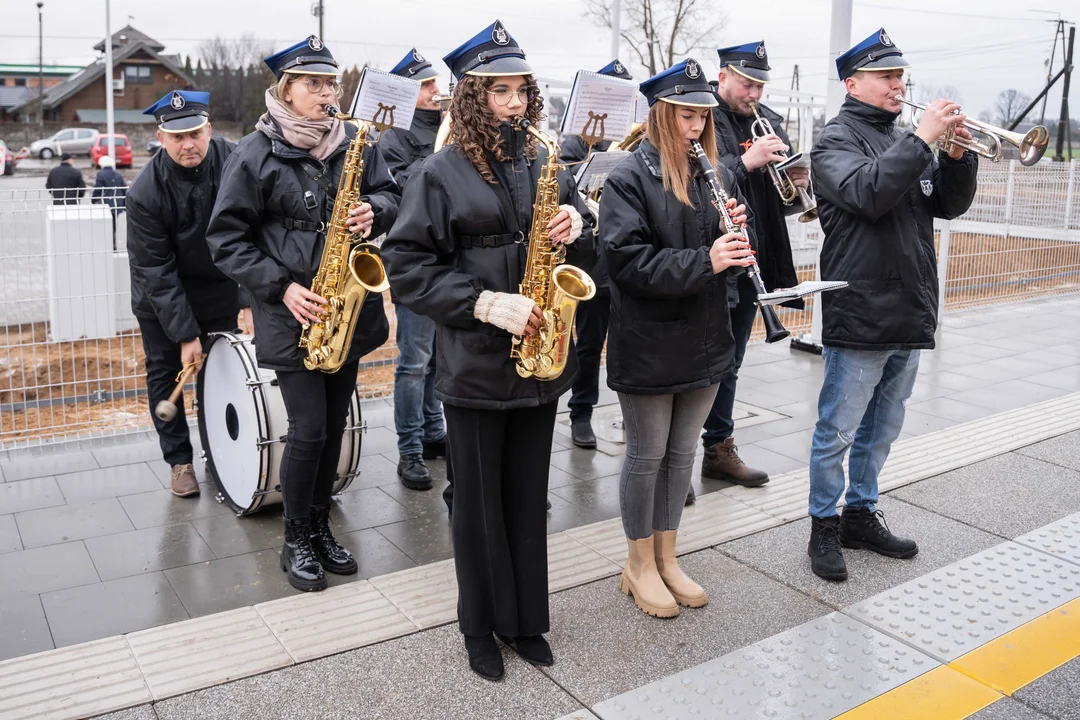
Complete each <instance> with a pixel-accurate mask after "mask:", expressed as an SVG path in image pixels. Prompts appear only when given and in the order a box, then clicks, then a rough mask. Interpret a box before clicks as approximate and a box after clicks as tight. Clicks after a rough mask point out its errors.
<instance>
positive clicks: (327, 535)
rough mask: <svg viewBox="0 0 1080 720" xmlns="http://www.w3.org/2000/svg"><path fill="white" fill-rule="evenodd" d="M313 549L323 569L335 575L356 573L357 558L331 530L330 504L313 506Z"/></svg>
mask: <svg viewBox="0 0 1080 720" xmlns="http://www.w3.org/2000/svg"><path fill="white" fill-rule="evenodd" d="M311 549H312V550H313V551H314V552H315V557H317V558H318V559H319V563H320V564H321V565H322V566H323V570H325V571H326V572H329V573H334V574H335V575H354V574H355V573H356V569H357V568H356V559H355V558H354V557H353V556H352V553H351V552H349V551H348V550H346V549H345V548H343V547H342V546H341V544H340V543H338V541H337V539H336V538H335V537H334V534H333V533H332V532H330V506H329V505H312V506H311Z"/></svg>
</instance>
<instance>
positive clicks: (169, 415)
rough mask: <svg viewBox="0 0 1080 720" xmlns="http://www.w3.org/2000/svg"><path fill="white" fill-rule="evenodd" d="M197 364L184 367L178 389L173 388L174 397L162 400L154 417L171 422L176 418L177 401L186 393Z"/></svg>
mask: <svg viewBox="0 0 1080 720" xmlns="http://www.w3.org/2000/svg"><path fill="white" fill-rule="evenodd" d="M196 365H197V363H188V364H187V365H185V366H184V369H183V370H181V371H180V374H178V375H177V376H176V387H175V388H173V391H172V395H170V396H169V399H168V400H162V401H161V402H159V403H158V404H157V407H156V408H154V415H156V416H157V418H158V419H159V420H164V421H165V422H169V421H170V420H172V419H173V418H175V417H176V401H177V399H179V397H180V393H182V392H184V385H186V384H187V381H188V378H190V377H191V373H193V372H195V367H196Z"/></svg>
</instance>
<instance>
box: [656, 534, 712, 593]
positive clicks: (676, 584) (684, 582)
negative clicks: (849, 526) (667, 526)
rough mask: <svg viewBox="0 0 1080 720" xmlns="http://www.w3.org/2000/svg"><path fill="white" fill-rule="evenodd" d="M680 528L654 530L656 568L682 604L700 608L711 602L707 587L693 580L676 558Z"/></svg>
mask: <svg viewBox="0 0 1080 720" xmlns="http://www.w3.org/2000/svg"><path fill="white" fill-rule="evenodd" d="M678 534H679V531H678V530H668V531H666V532H660V531H659V530H654V531H653V545H654V547H655V552H656V570H657V572H659V573H660V577H661V579H663V581H664V585H667V589H668V590H669V591H671V595H672V596H673V597H674V598H675V601H676V602H678V603H679V604H680V605H685V606H686V607H692V608H699V607H703V606H704V605H705V604H706V603H708V602H709V596H708V595H706V594H705V589H704V588H702V587H701V586H700V585H698V584H697V583H696V582H694V581H693V580H691V579H690V578H689V577H688V576H687V575H686V573H684V572H683V571H682V568H680V567H679V563H678V561H677V560H676V559H675V538H676V536H677V535H678Z"/></svg>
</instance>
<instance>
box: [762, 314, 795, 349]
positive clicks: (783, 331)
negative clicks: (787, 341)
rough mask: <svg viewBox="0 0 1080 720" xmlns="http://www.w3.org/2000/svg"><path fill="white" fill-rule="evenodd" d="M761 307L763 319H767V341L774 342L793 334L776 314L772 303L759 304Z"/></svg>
mask: <svg viewBox="0 0 1080 720" xmlns="http://www.w3.org/2000/svg"><path fill="white" fill-rule="evenodd" d="M758 307H759V308H760V309H761V319H762V320H764V321H765V342H766V343H770V344H771V343H774V342H780V341H781V340H783V339H784V338H786V337H788V336H789V335H791V333H790V332H788V330H787V328H785V327H784V325H783V323H781V322H780V318H779V317H777V315H776V310H774V309H773V307H772V306H771V305H758Z"/></svg>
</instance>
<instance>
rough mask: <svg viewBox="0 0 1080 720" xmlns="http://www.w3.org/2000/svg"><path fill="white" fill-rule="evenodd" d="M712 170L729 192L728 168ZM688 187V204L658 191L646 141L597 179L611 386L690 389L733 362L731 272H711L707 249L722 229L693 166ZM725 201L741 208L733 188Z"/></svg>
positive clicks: (655, 156)
mask: <svg viewBox="0 0 1080 720" xmlns="http://www.w3.org/2000/svg"><path fill="white" fill-rule="evenodd" d="M717 173H718V174H719V175H720V179H721V181H722V182H723V183H724V186H725V188H728V192H729V193H731V190H730V188H733V187H735V181H734V177H733V176H732V174H731V171H729V170H728V169H727V168H725V167H724V166H723V165H720V166H719V167H717ZM688 190H689V193H690V200H691V202H692V203H693V207H689V206H687V205H684V204H683V203H681V202H679V200H678V199H677V198H676V197H675V195H674V194H673V193H672V192H670V191H668V190H665V189H664V184H663V180H662V178H661V174H660V154H659V151H658V150H657V149H656V147H655V146H654V145H653V144H652V143H651V142H650V141H649V140H648V139H645V140H642V142H641V144H640V145H639V146H638V148H637V149H636V150H634V153H633V154H632V155H631V156H630V157H629V158H627V159H626V160H624V161H623V162H622V164H620V165H619V166H618V167H617V168H615V170H614V171H612V173H611V175H609V176H608V179H607V181H606V182H605V183H604V200H603V202H601V203H600V241H601V252H602V253H603V255H604V258H605V259H606V260H607V264H608V269H609V271H610V273H611V325H610V326H609V328H608V350H607V368H608V371H607V377H608V386H609V387H611V389H613V390H617V391H619V392H625V393H630V394H635V395H653V394H655V395H660V394H667V393H676V392H684V391H687V390H696V389H698V388H703V387H708V386H710V385H715V384H716V383H718V382H720V379H721V378H722V377H723V376H724V374H725V373H727V372H728V371H729V370H730V368H731V364H732V362H733V361H734V356H735V341H734V340H733V338H732V335H731V320H730V316H729V314H728V304H727V286H728V276H729V274H731V272H730V271H728V270H725V271H723V272H721V273H719V274H715V273H713V270H712V263H711V261H710V260H709V248H710V247H712V244H713V241H714V240H716V238H718V237H720V235H722V234H723V233H722V232H721V230H720V216H719V214H718V213H717V212H716V209H715V208H713V206H712V203H711V202H710V201H709V188H708V184H707V183H706V181H705V177H704V175H703V174H702V173H701V172H700V171H699V170H697V167H696V165H695V166H694V173H693V177H692V179H691V182H690V186H689V188H688ZM733 197H735V198H736V199H737V200H739V202H740V203H741V202H743V199H742V194H741V193H740V192H738V191H736V192H735V193H734V194H733ZM751 227H752V226H751ZM752 240H753V233H752V231H751V241H752Z"/></svg>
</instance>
